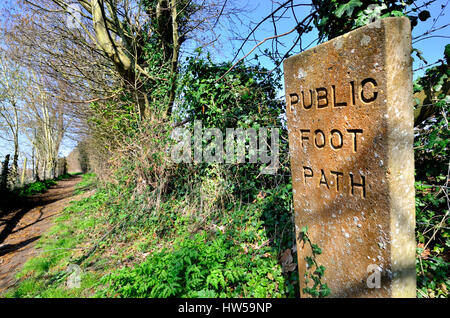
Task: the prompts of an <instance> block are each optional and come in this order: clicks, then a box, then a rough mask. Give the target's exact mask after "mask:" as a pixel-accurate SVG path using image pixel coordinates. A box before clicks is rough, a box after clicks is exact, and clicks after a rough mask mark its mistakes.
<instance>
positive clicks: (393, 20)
mask: <svg viewBox="0 0 450 318" xmlns="http://www.w3.org/2000/svg"><path fill="white" fill-rule="evenodd" d="M402 20H403V21H405V22H407V23H408V25H410V23H411V22H410V20H409V18H408V17H406V16H401V17H386V18H382V19H380V20H378V21H375V22H372V23H369V24H366V25H364V26H362V27H359V28H357V29H355V30H352V31H349V32H347V33H345V34H342V35H340V36H338V37H335V38H333V39H331V40H328V41H326V42H323V43H320V44H318V45H316V46H314V47H312V48H309V49H307V50H305V51H303V52H300V53H298V54H296V55H293V56H290V57H288V58H287V59H285V60H284V61H283V67H285V66H286V64H288V63H290V61H291V60H295V59H296V58H298V57H300V56H302V55H303V54H307V53H309V52H311V51H312V50H315V49H318V48H320V47H322V46H324V45H329V43H333V42H336V41H339V40H340V39H342V38H345V37H348V36H349V35H351V34H353V33H356V32H360V31H361V29H364V28H368V29H371V28H380V27H383V28H386V27H387V25H391V24H394V23H396V22H397V21H402ZM380 22H381V25H380V26H377V25H376V24H378V23H380Z"/></svg>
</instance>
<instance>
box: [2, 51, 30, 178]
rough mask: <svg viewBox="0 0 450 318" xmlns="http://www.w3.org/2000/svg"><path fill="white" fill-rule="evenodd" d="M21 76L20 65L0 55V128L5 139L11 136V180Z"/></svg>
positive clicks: (16, 151)
mask: <svg viewBox="0 0 450 318" xmlns="http://www.w3.org/2000/svg"><path fill="white" fill-rule="evenodd" d="M23 78H24V76H23V71H22V70H21V68H20V66H19V65H18V64H16V63H14V62H13V61H11V60H8V59H6V58H5V57H4V56H1V55H0V128H1V129H2V130H3V132H4V133H5V135H4V136H7V137H6V140H8V138H11V139H10V140H12V142H13V144H14V154H13V157H12V169H11V172H10V177H11V178H12V179H13V180H16V179H17V173H18V160H19V129H20V125H21V122H20V113H21V111H22V106H21V100H22V98H23V96H24V91H25V87H23V85H22V82H23ZM3 139H5V137H3Z"/></svg>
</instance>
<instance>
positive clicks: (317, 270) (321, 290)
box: [298, 226, 331, 297]
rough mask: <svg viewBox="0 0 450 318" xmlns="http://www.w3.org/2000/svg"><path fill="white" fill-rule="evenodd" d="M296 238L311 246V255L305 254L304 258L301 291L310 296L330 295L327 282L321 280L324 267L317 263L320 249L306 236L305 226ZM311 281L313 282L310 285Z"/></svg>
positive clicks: (306, 229) (320, 252) (306, 228)
mask: <svg viewBox="0 0 450 318" xmlns="http://www.w3.org/2000/svg"><path fill="white" fill-rule="evenodd" d="M298 240H299V242H302V243H303V244H308V245H309V247H310V248H311V256H305V258H304V259H305V262H306V268H307V270H306V273H305V274H304V279H305V281H304V285H305V287H304V288H303V289H302V291H303V292H304V293H305V294H309V295H311V296H312V297H326V296H328V295H330V293H331V291H330V289H329V288H328V286H327V284H326V283H323V282H322V279H323V277H324V274H325V267H324V266H323V265H319V264H318V263H317V255H320V254H322V249H321V248H320V247H319V246H318V245H317V244H314V243H312V242H311V240H310V238H309V236H308V227H307V226H304V227H302V229H301V231H300V233H299V237H298ZM311 282H312V283H313V284H312V286H311Z"/></svg>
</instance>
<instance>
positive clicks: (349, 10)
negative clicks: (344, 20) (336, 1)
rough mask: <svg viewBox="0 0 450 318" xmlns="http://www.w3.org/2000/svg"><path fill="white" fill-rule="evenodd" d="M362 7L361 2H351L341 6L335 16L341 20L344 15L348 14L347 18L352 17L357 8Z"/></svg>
mask: <svg viewBox="0 0 450 318" xmlns="http://www.w3.org/2000/svg"><path fill="white" fill-rule="evenodd" d="M361 5H362V2H361V1H359V0H350V1H349V2H347V3H344V4H341V5H340V6H339V7H338V8H337V10H336V11H335V12H334V15H335V16H336V17H338V18H341V17H342V16H343V15H344V13H346V15H347V16H351V15H352V14H353V10H355V8H356V7H360V6H361Z"/></svg>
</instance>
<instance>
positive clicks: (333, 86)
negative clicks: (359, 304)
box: [284, 17, 416, 297]
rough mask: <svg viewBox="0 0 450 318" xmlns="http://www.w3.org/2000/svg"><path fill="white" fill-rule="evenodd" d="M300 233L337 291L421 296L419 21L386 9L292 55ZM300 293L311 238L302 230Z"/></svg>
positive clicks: (291, 114) (290, 97)
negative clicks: (416, 120) (414, 23)
mask: <svg viewBox="0 0 450 318" xmlns="http://www.w3.org/2000/svg"><path fill="white" fill-rule="evenodd" d="M284 71H285V89H286V103H287V119H288V129H289V144H290V153H291V167H292V182H293V189H294V190H293V192H294V207H295V223H296V230H297V234H298V235H299V234H300V231H301V229H303V228H306V227H307V231H308V232H307V234H308V238H309V239H310V241H311V242H312V243H314V244H317V245H318V247H319V248H321V250H322V253H321V254H320V255H317V257H316V260H317V263H318V264H320V265H323V266H324V267H325V274H324V277H323V278H322V280H323V282H324V283H326V284H327V285H328V287H329V288H330V290H331V294H330V297H415V295H416V272H415V240H414V227H415V210H414V209H415V208H414V154H413V137H414V135H413V97H412V71H411V26H410V23H409V20H408V19H407V18H404V17H401V18H386V19H382V20H378V21H376V22H374V23H372V24H370V25H367V26H365V27H362V28H360V29H357V30H355V31H352V32H350V33H347V34H345V35H342V36H340V37H338V38H335V39H333V40H331V41H329V42H326V43H324V44H321V45H319V46H317V47H315V48H312V49H310V50H308V51H305V52H303V53H301V54H298V55H296V56H293V57H291V58H289V59H287V60H286V61H285V62H284ZM297 247H298V261H299V274H300V289H301V294H302V296H308V295H307V294H306V293H305V292H303V289H304V288H305V287H311V286H312V283H311V282H309V283H305V274H308V271H310V270H314V267H313V266H311V267H308V266H307V263H306V262H305V258H306V257H308V256H311V248H310V245H308V244H304V242H301V241H300V240H297Z"/></svg>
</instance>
